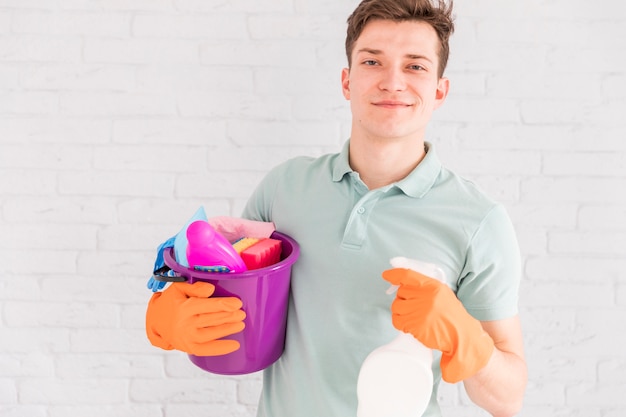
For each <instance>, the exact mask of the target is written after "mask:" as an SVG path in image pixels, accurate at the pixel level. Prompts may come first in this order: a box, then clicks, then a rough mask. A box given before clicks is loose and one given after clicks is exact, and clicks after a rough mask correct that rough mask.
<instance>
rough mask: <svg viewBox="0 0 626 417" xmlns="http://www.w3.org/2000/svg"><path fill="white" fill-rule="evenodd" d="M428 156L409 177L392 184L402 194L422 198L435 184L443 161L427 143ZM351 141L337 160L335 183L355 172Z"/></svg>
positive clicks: (346, 144)
mask: <svg viewBox="0 0 626 417" xmlns="http://www.w3.org/2000/svg"><path fill="white" fill-rule="evenodd" d="M425 146H426V156H425V157H424V159H422V161H421V162H420V163H419V165H418V166H417V167H415V169H414V170H413V171H411V173H410V174H409V175H407V176H406V177H405V178H403V179H401V180H400V181H398V182H396V183H395V184H392V186H395V187H397V188H398V189H400V190H402V192H403V193H404V194H406V195H408V196H409V197H414V198H421V197H423V196H424V195H426V193H427V192H428V191H429V190H430V189H431V188H432V186H433V185H434V184H435V182H436V180H437V177H438V176H439V173H440V172H441V161H440V160H439V157H438V156H437V153H436V152H435V148H434V146H433V145H432V144H431V143H429V142H425ZM349 152H350V141H349V140H348V141H346V143H345V144H344V146H343V148H342V150H341V152H340V153H339V157H338V158H337V159H336V160H335V166H334V167H333V181H334V182H339V181H341V180H342V179H343V177H344V176H345V175H346V174H349V173H351V172H354V171H353V170H352V168H350V157H349Z"/></svg>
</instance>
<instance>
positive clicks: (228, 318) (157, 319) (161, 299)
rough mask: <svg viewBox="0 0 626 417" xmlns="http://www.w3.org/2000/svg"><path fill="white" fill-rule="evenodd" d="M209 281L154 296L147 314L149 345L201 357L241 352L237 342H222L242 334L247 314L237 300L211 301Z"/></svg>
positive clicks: (177, 286) (179, 285)
mask: <svg viewBox="0 0 626 417" xmlns="http://www.w3.org/2000/svg"><path fill="white" fill-rule="evenodd" d="M214 291H215V287H214V286H213V285H212V284H209V283H208V282H195V283H193V284H191V285H190V284H187V283H184V282H175V283H173V284H172V285H170V286H169V287H168V288H166V289H165V290H164V291H162V292H156V293H154V294H153V295H152V298H151V299H150V301H149V303H148V310H147V311H146V333H147V335H148V339H149V340H150V343H152V344H153V345H154V346H156V347H160V348H162V349H165V350H172V349H177V350H181V351H183V352H187V353H191V354H193V355H198V356H218V355H225V354H227V353H231V352H234V351H236V350H237V349H239V342H238V341H236V340H220V339H221V338H222V337H225V336H229V335H232V334H235V333H238V332H240V331H242V330H243V329H244V327H245V324H244V323H243V319H244V318H245V317H246V313H245V312H244V311H243V310H241V307H242V303H241V300H240V299H238V298H236V297H213V298H210V297H211V295H212V294H213V292H214Z"/></svg>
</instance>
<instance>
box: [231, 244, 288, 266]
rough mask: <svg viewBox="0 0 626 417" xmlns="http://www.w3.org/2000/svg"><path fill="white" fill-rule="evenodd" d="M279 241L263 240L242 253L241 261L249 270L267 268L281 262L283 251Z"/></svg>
mask: <svg viewBox="0 0 626 417" xmlns="http://www.w3.org/2000/svg"><path fill="white" fill-rule="evenodd" d="M281 243H282V242H281V241H280V240H278V239H271V238H267V239H261V240H259V241H258V242H257V243H255V244H254V245H252V246H250V247H248V248H246V249H244V250H243V251H242V252H241V254H240V255H241V259H243V262H244V263H245V264H246V267H247V268H248V269H259V268H265V267H266V266H270V265H273V264H275V263H277V262H279V261H280V254H281V251H282V246H281Z"/></svg>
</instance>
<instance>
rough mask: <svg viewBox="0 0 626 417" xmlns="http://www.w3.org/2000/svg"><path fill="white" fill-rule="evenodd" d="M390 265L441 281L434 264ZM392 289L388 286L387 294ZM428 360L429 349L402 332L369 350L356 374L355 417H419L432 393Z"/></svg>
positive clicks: (404, 262)
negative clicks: (356, 405)
mask: <svg viewBox="0 0 626 417" xmlns="http://www.w3.org/2000/svg"><path fill="white" fill-rule="evenodd" d="M391 265H392V266H393V267H394V268H407V269H412V270H414V271H417V272H420V273H422V274H424V275H427V276H430V277H432V278H436V279H438V280H440V281H442V282H445V274H444V272H443V270H442V269H441V268H439V267H438V266H436V265H434V264H430V263H426V262H421V261H416V260H413V259H407V258H403V257H396V258H393V259H391ZM396 289H397V288H394V287H392V288H390V289H389V290H388V291H387V293H388V294H391V293H393V292H395V290H396ZM432 361H433V355H432V350H430V349H429V348H427V347H426V346H424V345H422V344H421V343H420V342H419V341H418V340H417V339H415V337H413V336H412V335H411V334H407V333H403V332H399V334H398V335H397V336H396V338H395V339H393V340H392V341H391V342H390V343H388V344H386V345H383V346H380V347H378V348H377V349H375V350H373V351H372V352H371V353H370V354H369V355H368V356H367V357H366V358H365V361H363V364H362V365H361V369H360V372H359V377H358V381H357V397H358V409H357V417H381V416H394V417H414V416H421V415H422V413H423V412H424V411H425V410H426V407H427V406H428V403H429V401H430V397H431V394H432V389H433V373H432Z"/></svg>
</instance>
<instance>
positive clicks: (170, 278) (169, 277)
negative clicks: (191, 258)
mask: <svg viewBox="0 0 626 417" xmlns="http://www.w3.org/2000/svg"><path fill="white" fill-rule="evenodd" d="M152 278H153V279H154V280H155V281H159V282H185V281H187V278H185V277H182V276H180V275H176V273H175V272H174V271H172V269H171V268H170V267H169V266H167V265H164V266H162V267H161V268H159V269H157V270H156V271H154V273H153V274H152Z"/></svg>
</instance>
